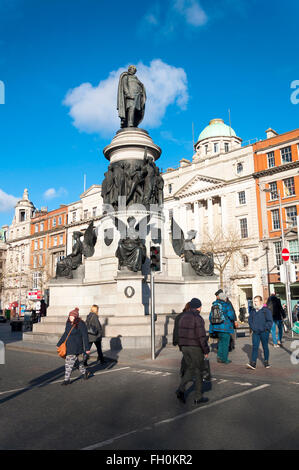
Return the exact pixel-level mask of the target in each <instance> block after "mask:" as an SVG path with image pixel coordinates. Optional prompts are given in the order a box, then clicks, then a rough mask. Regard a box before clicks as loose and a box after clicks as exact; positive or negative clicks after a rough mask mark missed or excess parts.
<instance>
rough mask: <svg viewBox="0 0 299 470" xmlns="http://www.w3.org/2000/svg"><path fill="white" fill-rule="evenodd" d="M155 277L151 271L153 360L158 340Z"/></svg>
mask: <svg viewBox="0 0 299 470" xmlns="http://www.w3.org/2000/svg"><path fill="white" fill-rule="evenodd" d="M155 339H156V338H155V278H154V274H153V272H152V271H151V350H152V361H154V360H155V359H156V344H155V343H156V341H155Z"/></svg>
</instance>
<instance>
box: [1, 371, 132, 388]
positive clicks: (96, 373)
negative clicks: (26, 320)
mask: <svg viewBox="0 0 299 470" xmlns="http://www.w3.org/2000/svg"><path fill="white" fill-rule="evenodd" d="M124 369H130V367H129V366H128V367H120V368H119V369H111V370H104V371H103V372H95V374H93V375H103V374H108V373H109V372H118V371H120V370H124ZM63 380H64V379H62V380H55V381H54V382H48V383H44V384H38V385H31V386H29V387H22V388H15V389H14V390H7V391H6V392H0V395H6V394H7V393H14V392H21V391H22V390H32V389H34V388H41V387H44V386H45V385H52V384H57V383H60V382H63Z"/></svg>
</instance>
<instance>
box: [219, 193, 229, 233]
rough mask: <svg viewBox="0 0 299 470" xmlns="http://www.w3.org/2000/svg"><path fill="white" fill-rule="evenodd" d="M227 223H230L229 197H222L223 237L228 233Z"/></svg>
mask: <svg viewBox="0 0 299 470" xmlns="http://www.w3.org/2000/svg"><path fill="white" fill-rule="evenodd" d="M227 221H228V213H227V196H226V195H222V196H221V228H222V233H223V235H226V233H227Z"/></svg>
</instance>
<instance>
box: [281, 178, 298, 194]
mask: <svg viewBox="0 0 299 470" xmlns="http://www.w3.org/2000/svg"><path fill="white" fill-rule="evenodd" d="M283 189H284V195H285V197H288V196H294V194H295V183H294V178H293V177H292V178H287V179H286V180H283Z"/></svg>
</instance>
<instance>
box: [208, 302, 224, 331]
mask: <svg viewBox="0 0 299 470" xmlns="http://www.w3.org/2000/svg"><path fill="white" fill-rule="evenodd" d="M224 320H225V316H224V314H223V307H222V305H221V303H220V302H219V303H218V302H217V303H215V304H213V305H212V309H211V323H212V325H220V324H221V323H223V322H224Z"/></svg>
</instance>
